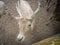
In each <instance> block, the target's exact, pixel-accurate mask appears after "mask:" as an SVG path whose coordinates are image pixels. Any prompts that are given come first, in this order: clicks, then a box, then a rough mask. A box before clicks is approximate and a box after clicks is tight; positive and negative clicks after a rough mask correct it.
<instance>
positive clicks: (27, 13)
mask: <svg viewBox="0 0 60 45" xmlns="http://www.w3.org/2000/svg"><path fill="white" fill-rule="evenodd" d="M16 9H17V12H18V13H19V17H15V19H17V20H19V21H18V24H19V29H20V30H19V34H18V36H17V39H18V40H20V41H24V39H25V36H26V35H27V34H30V33H31V32H32V30H33V27H34V22H35V19H33V17H34V16H35V14H36V13H37V12H38V11H39V9H40V2H39V1H38V7H37V9H36V10H35V11H33V10H32V9H31V6H30V5H29V3H28V2H27V1H25V0H19V1H18V3H17V4H16Z"/></svg>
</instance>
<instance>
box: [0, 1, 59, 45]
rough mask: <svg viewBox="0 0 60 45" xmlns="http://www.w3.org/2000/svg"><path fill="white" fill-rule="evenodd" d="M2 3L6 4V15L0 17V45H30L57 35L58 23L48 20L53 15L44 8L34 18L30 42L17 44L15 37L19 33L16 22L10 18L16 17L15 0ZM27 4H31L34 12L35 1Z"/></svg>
mask: <svg viewBox="0 0 60 45" xmlns="http://www.w3.org/2000/svg"><path fill="white" fill-rule="evenodd" d="M0 1H1V0H0ZM2 1H4V2H5V4H6V13H7V14H4V15H2V16H1V18H0V45H31V44H32V43H35V42H37V41H40V40H43V39H45V38H48V37H50V36H52V35H55V34H57V33H59V28H58V26H59V22H56V21H54V20H53V21H51V20H50V18H51V17H52V16H53V14H52V13H50V14H49V13H48V12H47V11H46V10H45V9H44V8H41V10H40V11H39V12H38V13H37V15H36V17H35V19H36V22H35V27H34V31H33V33H32V34H31V35H33V37H29V38H30V40H29V41H26V42H23V43H20V42H17V41H16V37H17V35H18V32H19V28H18V24H17V23H18V21H17V20H16V19H14V18H13V17H12V15H14V16H18V13H17V11H16V8H15V6H16V3H17V0H2ZM28 2H29V3H30V4H31V6H32V9H33V10H35V9H36V6H37V4H36V2H37V0H35V1H33V0H28Z"/></svg>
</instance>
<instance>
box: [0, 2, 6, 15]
mask: <svg viewBox="0 0 60 45" xmlns="http://www.w3.org/2000/svg"><path fill="white" fill-rule="evenodd" d="M4 11H5V3H4V2H3V1H0V15H2V14H3V13H4Z"/></svg>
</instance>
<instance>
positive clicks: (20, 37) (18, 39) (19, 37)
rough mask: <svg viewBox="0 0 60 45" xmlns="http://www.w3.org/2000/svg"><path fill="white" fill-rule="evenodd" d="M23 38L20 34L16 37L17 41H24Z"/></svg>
mask: <svg viewBox="0 0 60 45" xmlns="http://www.w3.org/2000/svg"><path fill="white" fill-rule="evenodd" d="M24 39H25V37H24V36H23V35H22V34H19V35H18V36H17V41H24Z"/></svg>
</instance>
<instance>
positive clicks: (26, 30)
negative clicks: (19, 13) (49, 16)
mask: <svg viewBox="0 0 60 45" xmlns="http://www.w3.org/2000/svg"><path fill="white" fill-rule="evenodd" d="M19 29H20V30H19V34H18V36H17V39H18V40H19V41H23V40H24V39H25V37H26V36H28V35H29V34H31V33H32V30H33V21H31V20H28V19H21V20H19Z"/></svg>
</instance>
